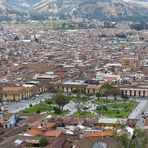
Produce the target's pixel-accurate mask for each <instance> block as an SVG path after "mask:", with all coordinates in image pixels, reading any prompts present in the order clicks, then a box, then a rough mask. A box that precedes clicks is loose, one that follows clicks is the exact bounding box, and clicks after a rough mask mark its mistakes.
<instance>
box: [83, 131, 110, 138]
mask: <svg viewBox="0 0 148 148" xmlns="http://www.w3.org/2000/svg"><path fill="white" fill-rule="evenodd" d="M102 136H103V137H106V136H113V131H105V132H97V133H86V134H84V137H102Z"/></svg>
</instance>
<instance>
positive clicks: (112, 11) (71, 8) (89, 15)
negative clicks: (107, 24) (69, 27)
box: [0, 0, 148, 20]
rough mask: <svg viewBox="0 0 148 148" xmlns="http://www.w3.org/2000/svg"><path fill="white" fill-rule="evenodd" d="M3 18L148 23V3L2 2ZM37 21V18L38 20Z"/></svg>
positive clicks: (136, 0)
mask: <svg viewBox="0 0 148 148" xmlns="http://www.w3.org/2000/svg"><path fill="white" fill-rule="evenodd" d="M0 8H1V10H0V12H2V14H8V16H9V15H11V14H16V15H21V14H26V15H31V16H32V14H33V15H41V14H43V15H45V14H46V16H47V17H46V18H48V17H49V16H54V17H59V18H60V19H70V18H73V17H76V18H83V19H89V20H91V19H97V20H136V19H137V20H140V19H147V18H148V17H147V16H146V13H147V12H148V0H91V1H89V0H2V1H1V2H0ZM36 18H37V16H36Z"/></svg>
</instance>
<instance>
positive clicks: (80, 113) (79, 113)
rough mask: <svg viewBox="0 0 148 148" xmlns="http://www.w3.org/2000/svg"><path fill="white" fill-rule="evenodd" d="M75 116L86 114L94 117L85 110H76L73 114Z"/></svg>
mask: <svg viewBox="0 0 148 148" xmlns="http://www.w3.org/2000/svg"><path fill="white" fill-rule="evenodd" d="M73 115H74V116H75V117H78V116H86V117H90V118H92V117H94V115H93V116H92V114H91V113H90V112H86V111H77V112H75V113H74V114H73Z"/></svg>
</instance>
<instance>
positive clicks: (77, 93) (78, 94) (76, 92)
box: [73, 88, 82, 98]
mask: <svg viewBox="0 0 148 148" xmlns="http://www.w3.org/2000/svg"><path fill="white" fill-rule="evenodd" d="M73 93H74V94H76V95H77V97H78V98H80V95H81V93H82V91H81V89H80V88H76V89H74V90H73Z"/></svg>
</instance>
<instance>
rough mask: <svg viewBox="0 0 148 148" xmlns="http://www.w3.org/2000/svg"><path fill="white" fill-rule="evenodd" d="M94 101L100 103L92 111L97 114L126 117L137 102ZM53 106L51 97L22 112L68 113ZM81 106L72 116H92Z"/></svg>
mask: <svg viewBox="0 0 148 148" xmlns="http://www.w3.org/2000/svg"><path fill="white" fill-rule="evenodd" d="M68 98H69V99H70V100H72V101H74V102H76V103H84V102H86V101H87V100H88V99H89V97H88V96H86V97H83V98H79V97H78V96H77V97H73V96H69V97H68ZM94 103H95V104H97V105H100V107H98V108H97V109H96V110H94V111H95V112H96V113H98V114H99V115H100V114H101V115H103V116H106V117H109V118H127V117H128V115H129V114H130V113H131V112H132V110H133V109H134V108H136V106H137V105H138V102H136V101H129V100H114V99H112V100H111V99H108V100H106V99H99V100H96V101H95V102H94ZM102 105H103V106H104V107H103V110H102ZM55 108H57V107H56V105H55V102H54V98H52V99H48V100H46V101H44V102H41V103H40V104H37V105H34V106H30V107H29V108H26V109H25V110H23V111H22V112H23V113H41V112H47V113H49V114H51V115H56V114H60V115H67V114H68V111H62V112H60V113H59V112H56V113H55ZM83 108H84V109H83ZM83 108H82V109H83V110H81V109H80V110H78V111H77V112H76V113H74V116H86V117H90V118H92V117H94V115H92V114H91V113H90V112H87V107H83Z"/></svg>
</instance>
